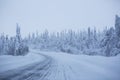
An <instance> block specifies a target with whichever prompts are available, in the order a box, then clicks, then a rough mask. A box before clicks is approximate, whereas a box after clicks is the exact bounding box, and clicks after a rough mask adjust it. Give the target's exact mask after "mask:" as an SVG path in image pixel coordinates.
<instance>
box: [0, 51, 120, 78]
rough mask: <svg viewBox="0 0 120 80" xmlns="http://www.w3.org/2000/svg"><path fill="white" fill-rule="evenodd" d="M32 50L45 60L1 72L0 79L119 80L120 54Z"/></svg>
mask: <svg viewBox="0 0 120 80" xmlns="http://www.w3.org/2000/svg"><path fill="white" fill-rule="evenodd" d="M33 52H34V53H37V54H39V53H40V56H41V55H42V56H44V57H45V60H44V61H42V62H37V63H34V64H31V65H27V66H25V67H21V68H19V69H15V70H10V71H6V72H4V73H1V74H0V80H120V76H119V74H120V69H119V67H120V56H117V57H113V58H106V57H100V56H95V57H91V56H85V55H80V56H77V55H70V54H64V53H56V52H39V51H35V50H33Z"/></svg>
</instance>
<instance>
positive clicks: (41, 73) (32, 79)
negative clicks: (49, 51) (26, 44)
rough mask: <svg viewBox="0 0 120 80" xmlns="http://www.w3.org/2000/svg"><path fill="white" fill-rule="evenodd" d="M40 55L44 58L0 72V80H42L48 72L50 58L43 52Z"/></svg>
mask: <svg viewBox="0 0 120 80" xmlns="http://www.w3.org/2000/svg"><path fill="white" fill-rule="evenodd" d="M38 54H40V53H38ZM40 56H43V57H45V60H43V61H42V62H37V63H33V64H29V65H27V66H24V67H20V68H18V69H14V70H9V71H6V72H3V73H0V80H38V79H40V80H44V77H45V76H47V75H48V74H49V71H50V70H49V69H50V66H51V63H52V58H51V57H49V56H47V55H44V54H40Z"/></svg>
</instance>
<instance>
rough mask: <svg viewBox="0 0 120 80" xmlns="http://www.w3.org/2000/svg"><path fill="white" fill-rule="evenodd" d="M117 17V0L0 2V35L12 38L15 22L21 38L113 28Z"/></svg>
mask: <svg viewBox="0 0 120 80" xmlns="http://www.w3.org/2000/svg"><path fill="white" fill-rule="evenodd" d="M116 14H118V15H120V1H119V0H0V34H1V33H3V32H4V33H5V34H8V35H10V36H11V35H15V28H16V23H19V25H20V26H21V30H22V35H27V34H28V33H29V32H36V30H37V31H38V32H43V30H45V29H48V31H50V32H54V31H61V30H65V29H73V30H83V29H86V28H87V27H89V26H90V27H92V28H93V27H96V28H97V29H99V30H101V29H103V28H105V26H114V19H115V15H116Z"/></svg>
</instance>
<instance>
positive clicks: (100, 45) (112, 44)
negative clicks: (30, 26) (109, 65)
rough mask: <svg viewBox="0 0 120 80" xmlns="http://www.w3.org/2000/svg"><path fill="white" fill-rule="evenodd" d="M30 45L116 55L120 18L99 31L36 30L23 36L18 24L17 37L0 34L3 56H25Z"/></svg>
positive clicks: (119, 48) (57, 49) (75, 52)
mask: <svg viewBox="0 0 120 80" xmlns="http://www.w3.org/2000/svg"><path fill="white" fill-rule="evenodd" d="M29 48H35V49H40V50H47V51H59V52H66V53H69V54H86V55H101V56H107V57H109V56H116V55H117V54H119V53H120V17H119V16H117V15H116V19H115V25H114V27H106V28H105V29H104V30H103V31H97V30H96V28H94V29H91V28H90V27H89V28H88V29H87V30H86V31H81V30H78V31H77V32H76V31H73V30H64V31H61V32H56V33H54V32H53V33H49V31H48V30H45V31H44V32H43V33H40V34H39V33H38V32H36V33H32V34H29V35H28V36H27V37H25V38H24V39H22V38H21V33H20V26H19V25H18V24H17V25H16V36H14V37H8V36H7V35H5V34H1V36H0V55H14V56H17V55H25V54H27V53H28V52H29Z"/></svg>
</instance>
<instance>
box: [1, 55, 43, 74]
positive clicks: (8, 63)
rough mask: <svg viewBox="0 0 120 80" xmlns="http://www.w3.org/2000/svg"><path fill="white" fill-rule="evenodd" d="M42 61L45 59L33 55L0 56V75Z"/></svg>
mask: <svg viewBox="0 0 120 80" xmlns="http://www.w3.org/2000/svg"><path fill="white" fill-rule="evenodd" d="M44 59H45V58H44V57H43V56H41V55H40V54H35V53H29V54H28V55H26V56H11V55H3V56H0V73H1V72H4V71H7V70H11V69H16V68H18V67H23V66H25V65H28V64H32V63H35V62H39V61H43V60H44Z"/></svg>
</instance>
